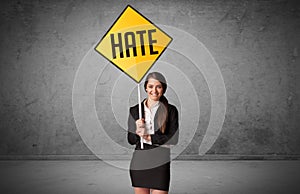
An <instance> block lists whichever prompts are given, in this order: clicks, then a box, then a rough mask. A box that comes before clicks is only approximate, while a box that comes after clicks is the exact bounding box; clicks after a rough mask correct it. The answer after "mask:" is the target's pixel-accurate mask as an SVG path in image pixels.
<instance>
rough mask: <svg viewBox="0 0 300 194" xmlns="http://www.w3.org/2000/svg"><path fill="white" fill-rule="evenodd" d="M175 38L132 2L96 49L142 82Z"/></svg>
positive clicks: (137, 80)
mask: <svg viewBox="0 0 300 194" xmlns="http://www.w3.org/2000/svg"><path fill="white" fill-rule="evenodd" d="M171 41H172V38H171V37H170V36H169V35H167V34H166V33H165V32H163V31H162V30H161V29H160V28H158V27H157V26H155V25H154V24H153V23H152V22H151V21H149V20H148V19H147V18H145V17H144V16H143V15H141V14H140V13H139V12H138V11H136V10H135V9H134V8H132V7H131V6H130V5H128V6H127V7H126V8H125V9H124V11H123V12H122V13H121V15H120V16H119V17H118V19H117V20H116V21H115V23H114V24H113V25H112V26H111V28H110V29H109V30H108V31H107V33H106V34H105V35H104V36H103V38H102V39H101V41H100V42H99V43H98V44H97V46H96V47H95V50H96V51H97V52H99V53H100V54H101V55H103V56H104V57H105V58H106V59H108V60H109V61H111V62H112V63H113V64H114V65H116V66H117V67H118V68H119V69H121V70H122V71H123V72H125V73H126V74H127V75H129V76H130V77H131V78H132V79H134V80H135V81H136V82H138V83H139V82H140V81H141V80H142V78H143V77H144V75H145V74H146V73H147V71H148V70H149V69H150V68H151V66H152V65H153V64H154V63H155V61H156V60H157V59H158V58H159V57H160V56H161V54H162V53H163V51H164V50H165V49H166V47H167V46H168V45H169V44H170V42H171Z"/></svg>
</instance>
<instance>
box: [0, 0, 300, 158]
mask: <svg viewBox="0 0 300 194" xmlns="http://www.w3.org/2000/svg"><path fill="white" fill-rule="evenodd" d="M127 4H130V5H132V6H133V7H134V8H136V9H137V10H139V11H140V12H141V13H142V14H143V15H145V16H146V17H147V18H149V19H150V20H151V21H152V22H153V23H156V24H163V25H169V26H174V27H176V28H179V29H182V30H185V31H186V32H188V33H190V34H191V35H193V36H195V37H196V38H197V39H198V40H199V41H201V42H202V43H203V44H204V45H205V46H206V47H207V49H208V50H209V51H210V52H211V54H212V55H213V57H214V59H215V60H216V62H217V63H218V65H219V67H220V70H221V73H222V75H223V78H224V83H225V86H226V92H227V112H226V117H225V121H224V125H223V128H222V131H221V133H220V136H219V137H218V139H217V141H216V142H215V144H214V145H213V147H212V148H211V149H210V150H209V152H208V154H234V155H235V154H237V155H280V154H282V155H297V154H300V130H299V129H300V124H299V123H300V122H299V115H300V112H299V103H300V100H299V91H300V90H299V82H300V80H299V77H300V64H299V47H300V37H299V34H300V7H299V3H298V2H297V1H289V0H286V1H284V0H277V1H268V0H265V1H238V0H231V1H171V0H169V1H126V2H125V1H124V2H123V1H122V2H121V1H96V0H94V1H79V0H78V1H37V0H36V1H15V0H13V1H4V2H3V1H1V8H0V22H1V23H0V24H1V27H0V28H1V31H0V34H1V36H0V39H1V40H0V41H1V44H0V52H1V54H0V88H1V90H0V119H1V122H0V154H1V155H2V156H13V155H21V156H26V155H34V156H41V155H57V156H58V155H91V154H92V153H91V151H90V150H89V149H88V148H87V147H86V146H85V144H84V143H83V141H82V139H81V137H80V135H79V133H78V131H77V128H76V125H75V122H74V119H73V114H72V87H73V81H74V78H75V73H76V70H77V68H78V67H79V64H80V62H81V60H82V59H83V57H84V56H85V54H86V53H87V52H88V51H89V50H90V49H91V48H92V47H93V46H94V45H95V44H96V43H97V42H98V41H99V40H100V38H101V37H102V36H103V35H104V34H105V32H106V31H107V29H108V28H109V27H110V26H111V25H112V24H113V22H114V20H115V19H116V18H117V17H118V16H119V14H120V13H121V11H122V10H123V9H124V8H125V7H126V5H127ZM165 55H166V57H167V56H168V55H171V52H170V53H168V52H166V53H165ZM109 68H110V69H108V70H107V72H114V73H115V74H116V75H117V76H118V75H119V74H120V73H119V72H118V71H119V70H117V69H116V68H115V67H113V66H112V67H109ZM113 75H114V74H112V77H110V78H109V79H114V77H113ZM102 79H104V80H105V79H106V77H105V76H104V77H102ZM190 79H191V81H193V82H195V85H196V86H199V87H197V88H196V91H197V94H198V95H199V97H200V98H201V101H200V102H199V103H200V105H201V107H202V109H201V118H200V122H199V125H198V128H197V131H196V134H195V136H194V138H193V140H192V141H191V142H190V144H189V146H188V147H187V148H186V150H185V151H184V152H183V154H185V155H186V154H187V155H189V154H190V155H194V154H196V155H197V154H198V149H199V146H200V144H201V141H202V139H203V136H204V134H205V132H206V131H205V130H206V128H207V125H208V122H209V114H210V105H209V104H210V98H209V92H208V88H207V85H206V84H205V80H203V77H202V76H201V75H199V74H193V73H192V72H190ZM103 83H104V84H103ZM201 83H204V84H201ZM98 85H99V87H97V90H96V103H97V109H98V110H99V108H100V107H101V106H103V103H105V97H107V96H105V88H106V89H107V88H109V85H107V86H105V82H101V79H100V80H99V84H98ZM178 87H184V86H178ZM101 88H102V89H101ZM103 91H104V95H103ZM170 95H171V98H172V91H171V90H170ZM186 97H187V98H188V95H186ZM174 99H175V98H174ZM175 101H176V100H174V102H175ZM182 108H188V107H182ZM98 114H99V115H98V116H99V118H100V119H102V121H103V126H104V127H107V128H109V127H111V125H110V123H111V121H113V120H114V118H113V115H112V114H111V113H109V112H107V113H106V112H105V111H102V112H101V111H100V112H99V111H98ZM125 117H127V115H126V116H125ZM186 130H188V129H186ZM112 133H114V132H112ZM114 135H116V141H117V142H118V143H120V145H122V146H125V147H129V146H128V145H127V143H126V139H125V138H126V137H124V136H123V135H124V133H116V134H114ZM99 141H101V140H99Z"/></svg>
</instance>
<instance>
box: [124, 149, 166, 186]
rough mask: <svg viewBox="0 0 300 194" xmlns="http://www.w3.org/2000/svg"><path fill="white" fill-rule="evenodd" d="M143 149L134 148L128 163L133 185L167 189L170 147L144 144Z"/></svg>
mask: <svg viewBox="0 0 300 194" xmlns="http://www.w3.org/2000/svg"><path fill="white" fill-rule="evenodd" d="M144 148H145V149H144V150H135V151H134V153H133V156H132V160H131V163H130V178H131V183H132V186H133V187H142V188H149V189H157V190H164V191H169V186H170V175H171V173H170V149H169V148H164V147H155V148H153V147H152V146H149V147H148V146H147V145H146V144H145V145H144Z"/></svg>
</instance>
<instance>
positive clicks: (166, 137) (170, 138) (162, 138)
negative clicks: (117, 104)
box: [127, 102, 179, 149]
mask: <svg viewBox="0 0 300 194" xmlns="http://www.w3.org/2000/svg"><path fill="white" fill-rule="evenodd" d="M158 108H161V106H159V107H158ZM157 112H158V111H157ZM142 117H143V118H145V114H144V102H142ZM138 119H139V106H138V104H137V105H135V106H133V107H131V108H130V111H129V117H128V133H127V140H128V143H130V144H131V145H136V149H140V148H141V143H140V136H138V135H137V134H136V133H135V131H136V124H135V121H136V120H138ZM154 127H155V129H156V130H155V132H154V134H153V135H151V141H152V146H153V147H157V145H163V144H166V145H175V144H177V142H178V135H179V132H178V111H177V108H176V107H175V106H174V105H171V104H168V120H167V123H166V129H165V132H164V133H162V132H161V130H160V129H159V128H158V124H157V114H156V115H155V117H154ZM144 145H145V144H144ZM147 145H148V144H147ZM147 147H149V146H147ZM150 148H151V146H150Z"/></svg>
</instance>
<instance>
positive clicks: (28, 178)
mask: <svg viewBox="0 0 300 194" xmlns="http://www.w3.org/2000/svg"><path fill="white" fill-rule="evenodd" d="M114 162H115V164H116V165H115V164H114ZM128 163H129V162H128V161H112V162H109V164H108V163H105V162H102V161H100V160H82V161H71V160H5V161H4V160H2V161H0V173H1V176H0V193H1V194H18V193H22V194H27V193H28V194H60V193H61V194H79V193H82V194H96V193H100V194H102V193H103V194H110V193H112V194H114V193H116V194H119V193H120V194H127V193H133V189H132V187H131V185H130V179H129V174H128V170H127V169H126V168H127V167H128ZM115 166H118V167H115ZM171 173H172V178H171V188H170V193H173V194H184V193H195V194H281V193H282V194H293V193H300V161H298V160H296V161H282V160H280V161H269V160H268V161H244V160H242V161H241V160H233V161H173V162H172V165H171Z"/></svg>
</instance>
